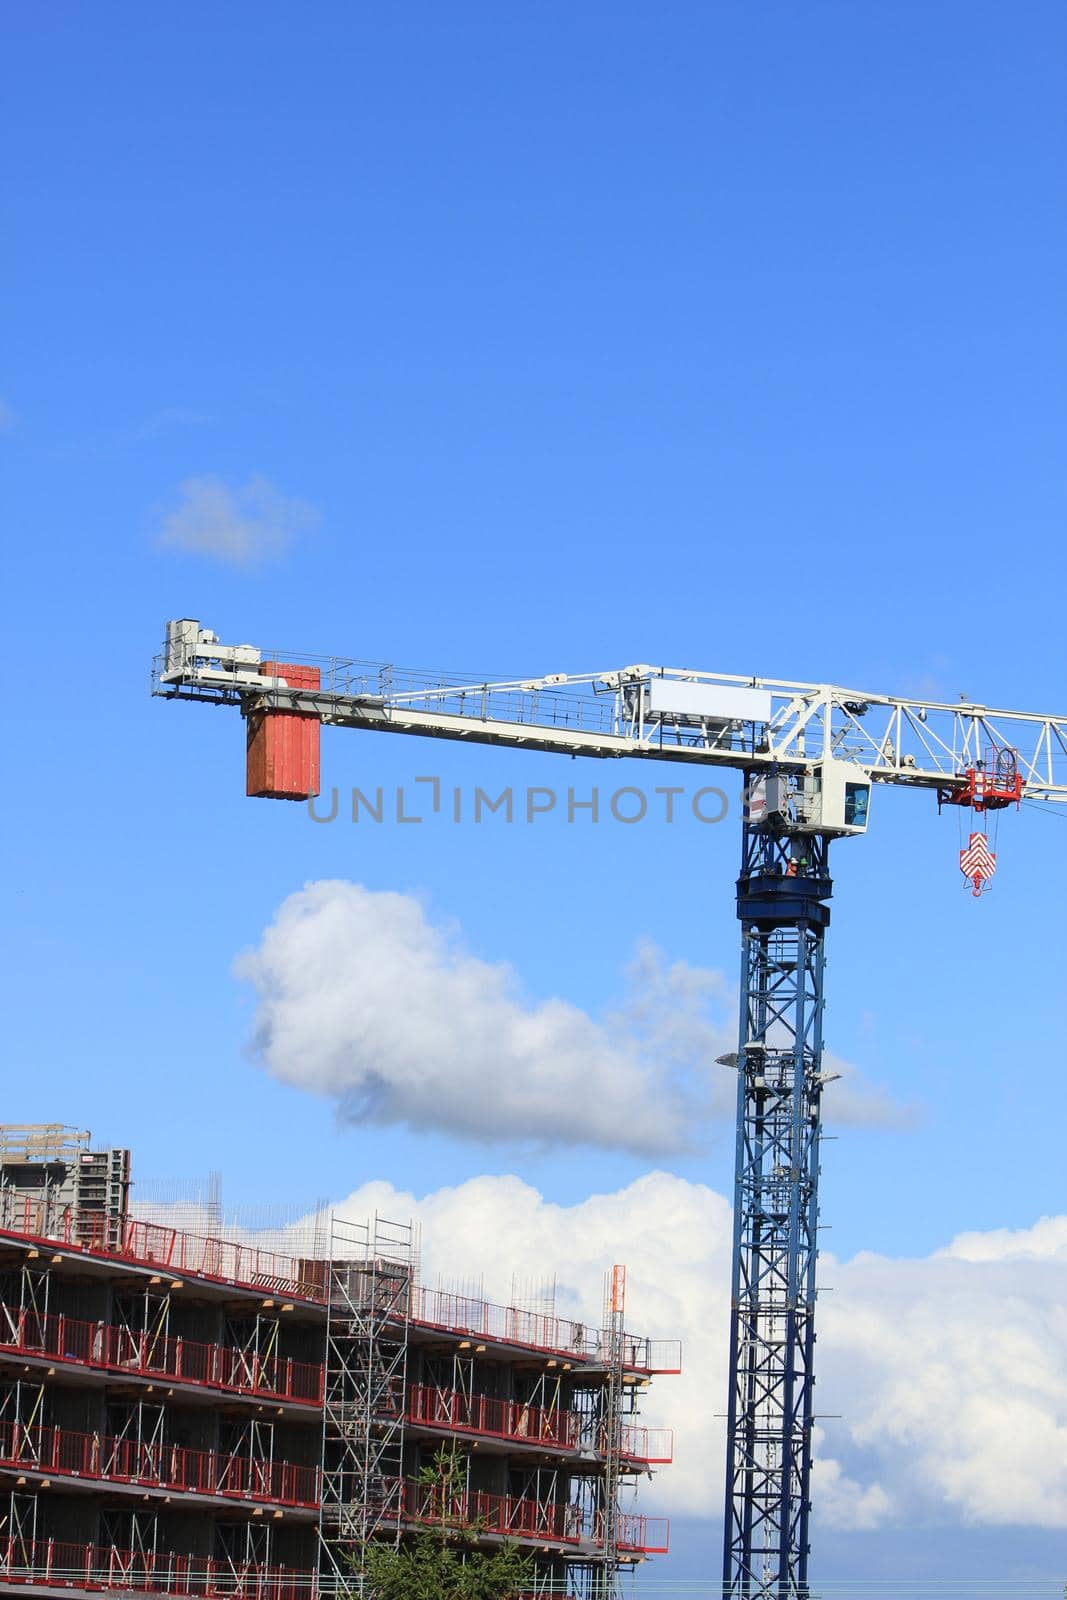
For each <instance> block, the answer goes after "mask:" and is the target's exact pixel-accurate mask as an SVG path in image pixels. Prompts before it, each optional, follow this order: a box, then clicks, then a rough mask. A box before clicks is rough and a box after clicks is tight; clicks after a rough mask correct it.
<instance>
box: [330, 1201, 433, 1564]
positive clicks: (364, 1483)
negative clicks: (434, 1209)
mask: <svg viewBox="0 0 1067 1600" xmlns="http://www.w3.org/2000/svg"><path fill="white" fill-rule="evenodd" d="M329 1272H330V1295H329V1302H328V1309H327V1328H326V1373H325V1388H324V1396H323V1453H322V1459H323V1472H322V1502H321V1513H320V1522H319V1530H320V1538H321V1541H322V1544H323V1548H324V1550H325V1552H326V1555H327V1559H328V1563H329V1566H330V1567H331V1568H332V1570H333V1573H334V1574H335V1576H336V1578H337V1579H338V1580H339V1583H340V1584H341V1585H343V1586H344V1587H345V1588H347V1589H350V1590H351V1591H352V1592H354V1593H356V1594H362V1593H363V1583H362V1579H361V1577H360V1575H359V1571H358V1566H356V1565H355V1563H354V1562H353V1559H352V1558H353V1555H355V1556H356V1557H357V1559H358V1552H359V1551H361V1550H364V1549H366V1547H367V1545H368V1543H369V1541H370V1540H371V1539H372V1538H374V1537H375V1536H378V1537H392V1538H393V1539H394V1540H398V1539H399V1537H400V1521H401V1513H402V1509H403V1446H404V1412H405V1406H404V1397H405V1394H406V1392H407V1356H408V1326H409V1320H410V1315H411V1293H412V1283H413V1278H414V1241H413V1230H412V1228H411V1227H410V1226H409V1225H405V1224H400V1223H393V1222H388V1221H387V1220H386V1219H385V1218H383V1217H378V1216H377V1215H376V1216H375V1218H374V1221H373V1223H371V1224H369V1225H367V1226H361V1227H355V1226H352V1225H351V1224H347V1223H343V1222H340V1221H338V1220H336V1219H335V1220H334V1223H333V1228H332V1233H331V1254H330V1265H329Z"/></svg>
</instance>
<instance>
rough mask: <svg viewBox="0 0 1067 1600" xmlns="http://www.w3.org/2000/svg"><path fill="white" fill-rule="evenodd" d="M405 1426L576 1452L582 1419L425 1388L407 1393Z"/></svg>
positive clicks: (537, 1408) (562, 1413)
mask: <svg viewBox="0 0 1067 1600" xmlns="http://www.w3.org/2000/svg"><path fill="white" fill-rule="evenodd" d="M407 1420H408V1421H409V1422H415V1423H419V1422H421V1423H422V1424H423V1425H424V1426H426V1427H430V1428H442V1429H445V1430H447V1432H449V1433H482V1434H487V1435H489V1436H491V1437H493V1438H497V1439H515V1440H518V1441H520V1442H522V1443H524V1444H536V1445H540V1446H546V1447H547V1448H548V1449H550V1450H552V1449H555V1450H577V1449H578V1448H579V1445H580V1439H581V1429H582V1419H581V1418H580V1417H579V1416H578V1415H577V1413H576V1412H574V1411H564V1410H562V1409H560V1410H557V1411H548V1410H545V1409H544V1408H543V1407H541V1406H527V1405H520V1404H518V1403H516V1402H515V1401H512V1400H490V1399H488V1398H487V1397H486V1396H485V1395H463V1394H456V1393H454V1392H453V1393H449V1392H442V1391H441V1390H440V1389H434V1388H430V1387H427V1386H425V1385H423V1386H419V1385H416V1386H415V1387H413V1388H412V1389H410V1390H409V1391H408V1413H407Z"/></svg>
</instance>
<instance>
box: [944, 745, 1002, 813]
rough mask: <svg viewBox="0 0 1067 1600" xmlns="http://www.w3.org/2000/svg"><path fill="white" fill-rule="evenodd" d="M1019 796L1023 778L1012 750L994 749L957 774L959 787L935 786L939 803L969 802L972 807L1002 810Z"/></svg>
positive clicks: (981, 809)
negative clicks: (976, 764)
mask: <svg viewBox="0 0 1067 1600" xmlns="http://www.w3.org/2000/svg"><path fill="white" fill-rule="evenodd" d="M1022 797H1023V779H1022V774H1021V773H1020V771H1019V762H1018V757H1017V755H1016V753H1015V751H1014V750H994V751H991V752H990V754H989V758H988V759H987V760H986V761H984V762H982V763H981V765H979V766H974V767H968V768H967V770H966V772H963V773H961V774H960V787H959V788H958V789H957V788H953V789H939V790H938V791H937V803H938V805H939V806H970V807H971V809H972V810H974V811H1002V810H1003V809H1004V807H1005V806H1017V805H1018V804H1019V802H1020V801H1021V800H1022Z"/></svg>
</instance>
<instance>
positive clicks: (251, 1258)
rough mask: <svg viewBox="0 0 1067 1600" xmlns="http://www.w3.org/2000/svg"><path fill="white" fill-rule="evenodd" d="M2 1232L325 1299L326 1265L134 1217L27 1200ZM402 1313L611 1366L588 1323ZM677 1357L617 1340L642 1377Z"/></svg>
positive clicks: (526, 1314)
mask: <svg viewBox="0 0 1067 1600" xmlns="http://www.w3.org/2000/svg"><path fill="white" fill-rule="evenodd" d="M2 1233H11V1234H16V1235H19V1236H21V1237H23V1238H32V1239H35V1240H37V1239H39V1240H42V1241H44V1240H48V1241H50V1242H58V1243H60V1244H62V1245H64V1246H65V1247H66V1248H67V1249H76V1250H86V1251H90V1252H92V1254H94V1255H103V1256H109V1257H113V1258H119V1259H122V1260H129V1261H136V1262H138V1263H141V1264H143V1265H147V1266H151V1267H154V1268H156V1269H158V1270H160V1271H166V1272H171V1273H174V1274H179V1273H189V1274H194V1275H195V1276H197V1277H201V1278H207V1279H209V1280H212V1281H215V1282H221V1283H226V1284H233V1285H236V1286H237V1287H239V1288H246V1289H254V1290H256V1291H257V1292H258V1293H261V1294H270V1295H277V1296H292V1297H293V1298H297V1299H303V1300H311V1301H314V1302H316V1303H318V1304H325V1302H326V1299H327V1287H326V1285H327V1278H328V1272H329V1264H328V1263H327V1262H325V1261H319V1260H306V1259H303V1258H300V1257H296V1256H283V1255H278V1254H277V1253H276V1252H274V1251H271V1250H260V1249H259V1248H257V1247H256V1246H253V1245H246V1244H239V1243H237V1242H236V1241H234V1240H228V1239H215V1238H208V1237H202V1236H201V1235H199V1234H193V1233H185V1232H183V1231H182V1230H181V1229H180V1228H167V1227H163V1226H162V1225H161V1224H159V1223H155V1222H142V1221H139V1220H138V1219H136V1218H126V1219H125V1220H124V1221H116V1220H115V1219H109V1218H107V1217H101V1216H99V1215H96V1214H92V1215H88V1216H86V1215H83V1214H80V1213H78V1212H76V1211H74V1210H73V1209H71V1210H68V1211H65V1212H64V1213H63V1215H62V1216H61V1217H60V1218H58V1219H56V1218H55V1217H54V1216H52V1215H50V1214H48V1213H46V1212H45V1211H44V1208H42V1206H41V1205H40V1204H39V1203H38V1202H37V1201H32V1200H30V1199H29V1198H28V1197H24V1199H23V1202H22V1204H21V1205H19V1204H17V1203H16V1204H15V1205H14V1206H11V1205H8V1206H6V1207H5V1212H4V1223H3V1227H2V1228H0V1234H2ZM409 1314H410V1320H411V1322H412V1323H413V1324H415V1325H417V1326H422V1327H427V1328H433V1329H440V1330H442V1331H444V1332H448V1333H459V1334H464V1335H470V1336H471V1337H473V1338H478V1339H492V1340H494V1341H496V1342H498V1343H503V1344H510V1345H518V1346H521V1347H523V1348H526V1349H532V1350H536V1351H538V1352H539V1353H541V1354H545V1355H550V1356H555V1357H557V1358H563V1359H564V1360H570V1361H571V1362H572V1363H579V1362H580V1363H582V1364H587V1365H602V1364H604V1363H606V1362H607V1361H608V1360H609V1354H610V1347H609V1342H608V1336H607V1335H606V1334H605V1333H604V1332H603V1331H602V1330H600V1329H598V1328H596V1327H593V1326H592V1325H591V1324H587V1323H584V1322H574V1321H570V1320H569V1319H568V1318H566V1317H555V1316H547V1315H545V1314H543V1313H541V1312H537V1311H524V1310H522V1309H521V1308H520V1307H517V1306H500V1305H494V1304H493V1303H492V1302H490V1301H487V1300H474V1299H471V1298H469V1297H468V1296H466V1295H456V1294H451V1293H449V1292H447V1291H445V1290H440V1289H423V1288H421V1287H420V1286H419V1285H417V1284H412V1286H411V1290H410V1295H409ZM681 1353H682V1347H681V1343H680V1341H679V1340H677V1339H644V1338H640V1337H639V1336H638V1335H636V1334H631V1333H627V1334H625V1335H624V1336H623V1348H622V1351H621V1358H622V1365H623V1367H624V1369H625V1370H626V1371H627V1372H635V1373H640V1374H647V1375H648V1376H651V1375H653V1374H654V1373H661V1374H670V1373H678V1372H680V1371H681V1368H682V1362H681Z"/></svg>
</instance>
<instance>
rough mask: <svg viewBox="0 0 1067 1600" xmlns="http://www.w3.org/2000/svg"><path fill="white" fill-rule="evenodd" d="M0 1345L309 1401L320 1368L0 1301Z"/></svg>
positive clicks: (317, 1392) (317, 1397)
mask: <svg viewBox="0 0 1067 1600" xmlns="http://www.w3.org/2000/svg"><path fill="white" fill-rule="evenodd" d="M0 1350H3V1351H7V1350H10V1351H18V1352H19V1353H20V1354H24V1355H43V1356H47V1357H48V1358H49V1360H52V1361H70V1362H75V1363H77V1364H78V1365H79V1366H85V1367H96V1368H99V1369H101V1370H104V1371H110V1372H119V1373H122V1374H123V1375H128V1374H130V1373H136V1374H140V1375H142V1376H144V1377H146V1378H170V1379H172V1380H173V1381H174V1382H175V1383H195V1384H202V1385H204V1386H205V1387H207V1388H212V1389H229V1390H232V1391H234V1392H235V1393H239V1394H248V1395H257V1396H259V1395H263V1396H269V1397H270V1398H271V1399H282V1400H295V1401H299V1402H300V1403H301V1404H306V1405H311V1406H317V1405H321V1403H322V1393H323V1369H322V1366H321V1365H320V1364H316V1363H314V1362H311V1361H292V1360H289V1359H288V1358H285V1357H281V1356H273V1355H255V1354H252V1353H249V1352H246V1351H242V1350H236V1349H234V1348H233V1347H232V1346H230V1345H220V1344H203V1343H200V1342H199V1341H197V1340H194V1339H183V1338H180V1337H177V1338H176V1337H172V1336H170V1335H165V1334H154V1333H133V1332H131V1331H130V1330H129V1329H127V1328H117V1327H112V1326H109V1325H107V1324H105V1323H103V1322H84V1321H80V1320H78V1319H76V1318H74V1317H65V1316H62V1315H58V1316H56V1315H52V1314H49V1315H47V1316H41V1315H39V1314H38V1313H37V1312H35V1311H25V1310H23V1311H20V1310H18V1309H17V1308H15V1307H11V1306H5V1305H3V1304H0Z"/></svg>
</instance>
